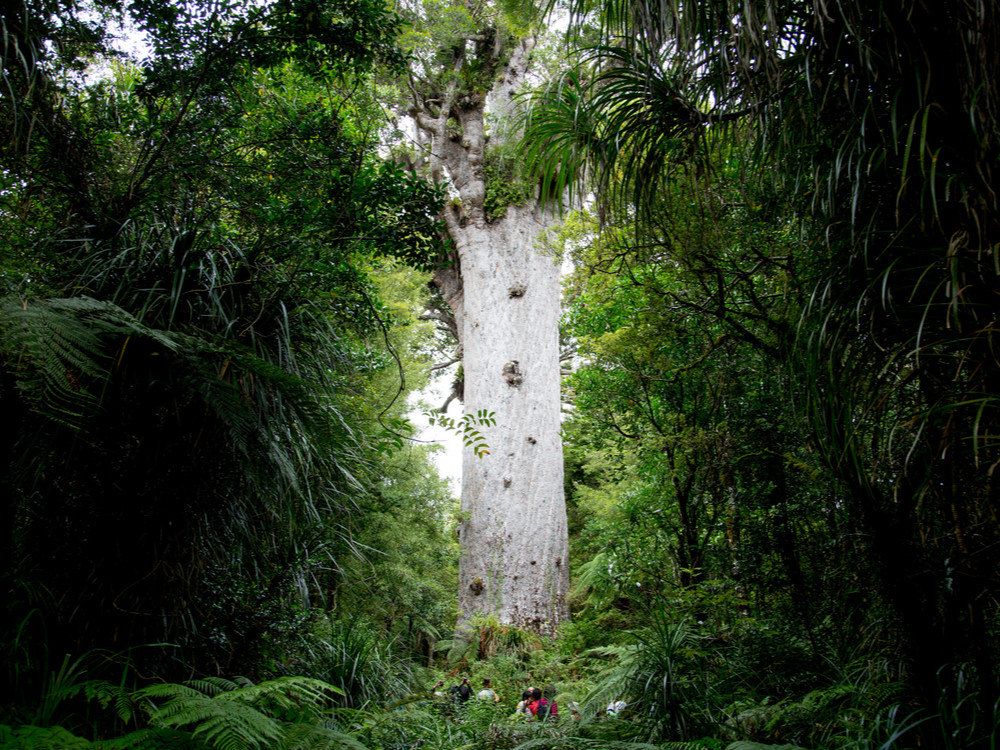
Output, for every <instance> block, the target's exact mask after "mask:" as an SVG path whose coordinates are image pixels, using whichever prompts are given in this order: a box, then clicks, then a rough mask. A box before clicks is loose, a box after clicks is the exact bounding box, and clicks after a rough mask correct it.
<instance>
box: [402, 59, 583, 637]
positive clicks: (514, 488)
mask: <svg viewBox="0 0 1000 750" xmlns="http://www.w3.org/2000/svg"><path fill="white" fill-rule="evenodd" d="M529 51H530V44H526V43H522V44H520V45H519V46H518V47H517V48H516V49H515V51H514V53H513V54H511V55H510V56H509V58H510V59H509V61H508V62H507V63H506V65H505V67H504V69H503V75H502V76H500V78H499V83H498V84H497V86H495V87H494V90H493V92H492V96H491V97H490V102H491V106H493V105H494V102H496V103H497V104H499V105H500V106H501V107H502V106H503V105H504V104H505V103H506V101H507V100H509V97H510V93H511V88H512V87H513V86H514V85H515V84H516V82H517V81H520V80H521V79H523V76H524V73H525V70H526V66H527V60H528V53H529ZM494 54H495V53H494ZM463 63H464V60H462V59H461V55H460V59H458V60H457V61H456V70H458V69H459V67H460V66H461V65H462V64H463ZM435 105H438V106H427V105H425V106H423V107H421V108H419V109H418V110H417V113H416V114H417V121H418V124H419V126H420V127H421V129H422V131H423V133H424V134H425V137H426V139H427V144H428V147H429V159H428V163H429V167H430V168H429V173H430V175H431V177H432V179H434V180H435V181H437V182H438V183H439V184H445V185H449V187H450V189H452V190H453V191H455V192H457V194H458V197H457V198H456V199H455V200H453V201H452V202H451V203H450V204H449V205H448V207H447V209H446V216H445V218H446V223H447V227H448V233H449V235H450V236H451V239H452V241H453V242H454V245H455V250H456V253H457V262H456V263H455V264H454V265H453V266H450V267H448V268H442V269H440V270H439V271H438V273H437V274H436V275H435V281H436V283H437V285H438V286H439V287H440V289H441V291H442V293H443V295H444V297H445V299H446V300H447V302H448V304H449V306H450V307H451V309H452V311H453V312H454V314H455V318H456V323H457V326H458V334H459V339H460V344H461V350H462V364H463V369H464V405H465V411H466V413H467V414H476V413H478V412H479V411H480V410H483V409H485V410H488V411H491V412H494V413H495V418H496V425H495V426H494V427H491V428H483V429H482V431H483V433H484V435H485V438H486V441H487V442H488V444H489V453H488V455H484V456H482V457H480V456H477V455H476V453H475V452H474V451H473V449H472V448H471V447H467V448H466V449H465V454H464V457H463V480H462V511H463V513H462V523H461V527H460V532H459V533H460V541H461V545H462V557H461V562H460V566H459V609H460V613H459V620H458V628H457V630H458V632H459V633H461V632H463V630H464V629H465V626H466V625H467V623H468V622H469V620H470V619H472V618H473V617H474V616H475V615H476V614H479V613H482V614H488V615H495V616H496V617H497V618H498V619H499V621H500V622H502V623H506V624H513V625H517V626H522V627H528V628H532V629H535V630H538V631H540V632H547V633H554V632H555V630H556V628H557V627H558V625H559V623H560V622H561V621H563V620H565V619H566V616H567V610H566V592H567V587H568V583H569V567H568V560H567V555H568V541H567V528H566V508H565V502H564V498H563V458H562V438H561V436H560V412H561V410H560V401H561V398H560V365H559V306H560V285H559V268H558V266H557V263H556V261H555V259H554V258H552V257H547V256H544V255H541V254H540V253H539V252H538V251H537V250H536V249H535V240H536V238H537V237H538V235H539V233H540V232H541V231H542V230H543V229H545V227H546V226H547V225H549V224H550V223H551V222H552V216H551V214H549V213H547V212H546V211H544V210H542V209H541V208H540V207H539V206H538V205H537V204H536V202H535V201H534V200H530V201H529V202H528V203H527V204H526V205H521V206H510V207H508V208H507V211H506V213H505V214H504V215H503V216H502V217H500V218H495V219H493V220H492V221H490V220H488V218H487V213H486V210H485V209H484V199H485V195H486V183H485V179H484V174H483V158H484V155H485V147H486V136H485V132H484V110H485V108H486V97H484V96H482V95H475V94H468V93H463V92H462V91H460V90H459V89H458V86H457V84H453V85H452V87H451V89H450V91H448V92H447V93H446V94H445V95H444V96H443V97H441V98H439V99H437V100H436V101H435ZM449 121H450V122H449ZM449 124H450V125H451V128H450V130H449V127H448V126H449ZM456 125H457V126H458V129H459V132H455V126H456Z"/></svg>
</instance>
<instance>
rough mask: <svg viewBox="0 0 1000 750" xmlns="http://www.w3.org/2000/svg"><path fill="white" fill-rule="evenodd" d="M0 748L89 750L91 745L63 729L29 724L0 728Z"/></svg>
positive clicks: (17, 749)
mask: <svg viewBox="0 0 1000 750" xmlns="http://www.w3.org/2000/svg"><path fill="white" fill-rule="evenodd" d="M0 747H3V748H9V749H10V750H31V749H32V748H47V749H48V748H51V750H89V748H92V747H93V745H92V744H91V743H90V742H89V741H87V740H85V739H83V738H82V737H77V736H76V735H75V734H73V733H72V732H70V731H69V730H67V729H64V728H63V727H58V726H57V727H36V726H33V725H31V724H26V725H24V726H20V727H17V728H16V729H13V728H11V727H8V726H0Z"/></svg>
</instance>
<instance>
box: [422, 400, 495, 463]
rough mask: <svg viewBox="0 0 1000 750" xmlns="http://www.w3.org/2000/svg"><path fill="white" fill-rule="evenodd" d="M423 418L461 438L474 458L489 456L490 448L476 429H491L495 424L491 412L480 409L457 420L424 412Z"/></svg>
mask: <svg viewBox="0 0 1000 750" xmlns="http://www.w3.org/2000/svg"><path fill="white" fill-rule="evenodd" d="M424 416H426V417H427V420H428V422H430V424H431V425H440V426H441V427H443V428H444V429H446V430H448V431H450V432H454V433H456V434H457V435H458V436H459V437H461V438H462V443H463V444H464V445H465V447H466V448H472V452H473V453H475V454H476V458H482V457H483V456H488V455H489V453H490V451H489V447H490V446H489V444H488V443H487V442H486V438H485V437H483V434H482V433H481V432H480V431H479V430H478V429H476V428H477V427H493V426H494V425H495V424H496V418H495V416H494V414H493V412H491V411H488V410H486V409H480V410H479V411H478V412H477V413H475V414H466V415H464V416H462V417H461V418H459V419H454V418H452V417H449V416H448V415H447V414H439V413H434V412H426V413H425V415H424Z"/></svg>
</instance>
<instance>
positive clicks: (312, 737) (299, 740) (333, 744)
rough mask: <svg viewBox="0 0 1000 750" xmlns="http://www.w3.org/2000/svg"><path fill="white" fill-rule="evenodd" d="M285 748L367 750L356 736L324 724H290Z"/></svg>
mask: <svg viewBox="0 0 1000 750" xmlns="http://www.w3.org/2000/svg"><path fill="white" fill-rule="evenodd" d="M282 748H283V750H341V748H349V750H366V748H365V746H364V745H362V744H361V743H360V742H358V741H357V740H356V739H355V738H354V737H352V736H351V735H349V734H345V733H343V732H337V731H335V730H333V729H329V728H327V727H322V726H310V725H308V724H289V725H287V727H286V729H285V736H284V742H283V743H282Z"/></svg>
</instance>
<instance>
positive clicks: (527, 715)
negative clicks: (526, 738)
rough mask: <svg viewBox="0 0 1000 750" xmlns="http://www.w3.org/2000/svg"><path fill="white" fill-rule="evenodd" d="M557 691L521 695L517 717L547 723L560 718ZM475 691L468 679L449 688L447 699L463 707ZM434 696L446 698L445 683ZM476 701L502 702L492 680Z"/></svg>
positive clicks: (531, 691)
mask: <svg viewBox="0 0 1000 750" xmlns="http://www.w3.org/2000/svg"><path fill="white" fill-rule="evenodd" d="M555 694H556V689H555V687H553V686H551V685H550V686H549V687H547V688H545V690H544V692H543V691H542V690H540V689H539V688H528V689H527V690H525V691H524V692H523V693H522V694H521V702H520V703H518V704H517V710H516V712H515V715H516V716H517V717H518V718H521V719H523V720H524V721H546V720H549V719H555V718H556V717H558V716H559V705H558V704H557V703H556V701H555ZM472 695H473V689H472V685H471V684H470V683H469V678H468V677H466V678H465V679H463V680H462V681H461V682H460V683H459V684H458V685H452V686H451V687H450V688H448V691H447V697H450V698H451V699H452V701H453V702H454V704H455V706H456V707H461V706H463V705H465V704H466V703H468V702H469V701H470V700H471V699H472ZM434 696H435V697H437V698H444V697H446V694H445V692H444V681H441V682H438V684H437V685H435V686H434ZM475 696H476V700H480V701H492V702H493V703H499V702H500V696H499V695H497V693H496V691H495V690H494V689H493V686H492V685H491V684H490V679H489V678H488V677H487V678H486V679H484V680H483V686H482V688H481V689H480V690H479V692H477V693H475Z"/></svg>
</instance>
